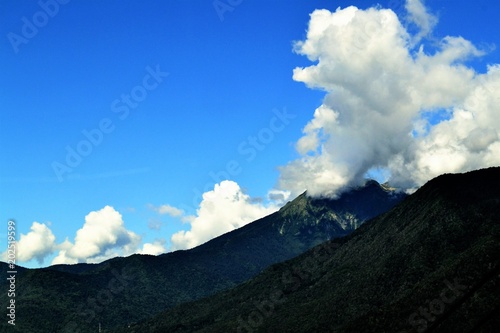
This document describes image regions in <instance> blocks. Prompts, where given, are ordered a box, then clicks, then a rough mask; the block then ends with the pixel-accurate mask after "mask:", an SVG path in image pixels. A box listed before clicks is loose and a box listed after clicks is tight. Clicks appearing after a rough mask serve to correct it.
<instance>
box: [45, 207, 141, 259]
mask: <svg viewBox="0 0 500 333" xmlns="http://www.w3.org/2000/svg"><path fill="white" fill-rule="evenodd" d="M140 242H141V237H140V236H139V235H137V234H135V233H134V232H132V231H130V230H127V229H126V228H125V225H124V222H123V219H122V216H121V214H120V213H119V212H117V211H116V210H115V209H114V208H113V207H111V206H105V207H104V208H102V209H101V210H98V211H94V212H90V213H89V214H88V215H87V216H86V217H85V224H84V225H83V227H82V228H80V229H79V230H78V231H77V232H76V237H75V241H74V243H71V242H69V241H68V240H66V241H65V243H63V244H62V245H61V246H60V251H59V254H58V256H57V257H56V258H54V260H53V261H52V263H53V264H55V263H76V262H87V263H97V262H101V261H104V260H106V259H109V258H112V257H115V256H118V255H122V256H126V255H130V254H133V253H135V252H136V251H137V249H138V248H139V245H140Z"/></svg>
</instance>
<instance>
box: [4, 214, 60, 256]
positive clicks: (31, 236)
mask: <svg viewBox="0 0 500 333" xmlns="http://www.w3.org/2000/svg"><path fill="white" fill-rule="evenodd" d="M55 240H56V237H55V236H54V234H53V233H52V231H51V230H50V228H49V227H48V226H47V225H46V224H44V223H38V222H33V224H32V225H31V228H30V231H29V232H28V233H27V234H21V236H20V237H19V240H18V241H17V244H16V245H17V246H16V260H17V261H19V262H27V261H30V260H33V259H36V260H37V261H38V263H39V264H42V263H43V260H44V259H45V258H46V257H47V256H49V255H50V254H51V253H53V252H54V249H55V248H56V243H55ZM2 260H4V261H7V251H6V252H4V253H2Z"/></svg>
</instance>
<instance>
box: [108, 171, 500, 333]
mask: <svg viewBox="0 0 500 333" xmlns="http://www.w3.org/2000/svg"><path fill="white" fill-rule="evenodd" d="M499 208H500V168H489V169H484V170H479V171H474V172H470V173H466V174H459V175H452V174H447V175H442V176H439V177H437V178H435V179H433V180H431V181H429V182H428V183H427V184H425V185H424V186H423V187H422V188H421V189H419V190H418V191H417V192H415V193H414V194H413V195H411V196H410V197H409V198H408V199H406V200H404V201H403V202H401V203H400V204H398V205H397V206H395V207H394V208H393V209H391V210H390V211H388V212H387V213H385V214H382V215H380V216H379V217H376V218H374V219H372V220H370V221H368V222H367V223H365V224H363V225H362V226H361V227H360V228H358V229H357V230H356V231H354V232H353V233H351V234H349V235H348V236H345V237H343V238H337V239H334V240H330V241H327V242H325V243H323V244H321V245H318V246H316V247H314V248H313V249H311V250H309V251H307V252H306V253H304V254H301V255H299V256H297V257H295V258H293V259H291V260H288V261H286V262H283V263H278V264H275V265H272V266H270V267H269V268H267V269H266V270H265V271H264V272H263V273H261V274H259V275H257V276H255V277H254V278H252V279H250V280H248V281H246V282H245V283H243V284H241V285H239V286H237V287H236V288H233V289H230V290H227V291H224V292H221V293H219V294H216V295H214V296H212V297H208V298H205V299H202V300H199V301H195V302H190V303H187V304H183V305H179V306H177V307H174V308H172V309H170V310H168V311H166V312H164V313H162V314H160V315H157V316H155V317H154V318H152V319H149V320H147V321H144V322H142V323H137V324H136V325H133V326H131V327H130V328H127V329H125V328H124V329H120V330H116V331H115V332H214V331H217V332H222V331H224V332H230V331H233V332H234V331H236V332H278V331H279V332H338V333H341V332H382V331H383V332H481V333H487V332H496V329H498V327H499V325H500V317H499V316H498V313H499V311H500V278H499V277H500V275H499V273H500V262H499V259H500V256H499V254H500V221H499V219H498V211H499ZM495 314H496V315H495Z"/></svg>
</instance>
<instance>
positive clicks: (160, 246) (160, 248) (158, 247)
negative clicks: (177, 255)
mask: <svg viewBox="0 0 500 333" xmlns="http://www.w3.org/2000/svg"><path fill="white" fill-rule="evenodd" d="M165 243H166V241H165V240H164V239H157V240H155V241H154V242H153V243H145V244H144V245H143V247H142V250H140V251H139V252H138V253H140V254H150V255H154V256H156V255H159V254H162V253H165V252H167V250H166V248H165Z"/></svg>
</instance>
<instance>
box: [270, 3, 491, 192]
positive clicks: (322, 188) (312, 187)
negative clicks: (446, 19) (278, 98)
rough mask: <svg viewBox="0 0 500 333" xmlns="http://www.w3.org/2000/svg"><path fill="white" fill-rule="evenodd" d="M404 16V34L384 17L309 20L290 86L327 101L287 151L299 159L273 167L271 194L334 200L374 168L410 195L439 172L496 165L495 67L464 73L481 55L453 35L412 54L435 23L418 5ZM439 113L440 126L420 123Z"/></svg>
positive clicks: (317, 15) (349, 12) (357, 13)
mask: <svg viewBox="0 0 500 333" xmlns="http://www.w3.org/2000/svg"><path fill="white" fill-rule="evenodd" d="M407 8H408V10H409V18H408V19H409V20H410V21H412V22H413V23H414V24H416V25H417V26H418V27H419V32H417V33H414V34H413V35H412V34H411V33H410V32H408V30H406V28H405V27H404V26H403V24H402V23H401V21H400V20H399V19H398V17H397V16H396V14H395V13H394V12H392V11H391V10H388V9H381V8H370V9H367V10H360V9H357V8H355V7H348V8H345V9H340V8H339V9H337V10H336V11H335V12H329V11H328V10H316V11H314V12H313V13H312V14H311V19H310V22H309V29H308V32H307V38H306V39H305V40H304V41H300V42H297V43H296V45H295V52H297V53H299V54H302V55H305V56H307V57H308V59H310V60H312V61H314V62H315V64H313V65H311V66H309V67H306V68H296V69H295V70H294V71H293V79H294V80H296V81H299V82H304V83H305V84H306V85H307V86H308V87H312V88H319V89H322V90H324V91H326V96H325V98H324V100H323V104H322V105H321V106H320V107H318V108H317V109H316V111H315V112H314V116H313V119H312V120H311V121H310V122H309V123H308V124H307V125H306V126H305V127H304V129H303V136H302V138H300V140H298V142H297V144H296V149H297V151H298V153H299V154H300V155H301V157H300V158H299V159H297V160H295V161H292V162H290V163H288V164H287V165H286V166H284V167H281V168H280V171H281V174H280V179H279V187H280V188H282V189H287V190H291V191H292V193H293V194H294V195H297V194H299V193H300V192H302V191H304V190H306V189H307V190H308V193H309V194H311V195H316V196H325V195H326V196H335V195H336V194H338V193H339V191H341V190H342V189H343V188H346V187H347V186H350V185H354V184H359V183H361V182H362V180H363V178H364V176H365V175H366V174H367V172H369V171H371V170H374V169H377V170H388V171H389V172H390V174H391V179H390V181H392V182H394V183H395V185H398V186H401V187H404V188H407V189H409V188H412V187H415V186H419V185H422V184H423V183H424V182H425V181H427V180H429V179H430V178H432V177H434V176H436V175H438V174H440V173H442V172H462V171H468V170H472V169H475V168H479V167H486V166H491V165H499V164H500V154H499V153H498V149H499V148H498V147H499V145H500V141H499V137H500V133H499V131H500V123H499V120H498V119H500V117H498V114H499V112H500V107H499V105H500V103H499V100H498V93H495V92H498V91H499V84H500V74H499V73H500V70H499V66H490V67H489V69H488V72H487V73H485V74H478V73H477V72H475V71H474V69H472V68H470V67H467V66H466V64H465V60H468V59H470V58H473V57H478V56H481V55H482V54H483V52H482V51H480V50H478V49H477V48H476V47H475V46H474V45H473V44H472V43H471V42H470V41H467V40H465V39H463V38H462V37H452V36H446V37H444V38H443V39H442V40H441V42H440V43H439V44H438V46H437V48H436V50H435V51H433V52H432V53H431V54H429V53H427V52H425V51H424V47H423V46H421V47H420V48H419V49H418V50H414V49H413V48H412V42H413V41H414V40H415V38H420V37H424V36H426V35H428V34H430V33H431V30H432V27H433V26H434V25H435V24H436V23H437V20H436V18H435V17H434V16H432V15H431V14H429V13H428V11H427V10H426V9H425V7H424V6H423V5H422V4H421V2H419V1H408V3H407ZM419 34H421V36H419ZM443 110H447V111H448V113H449V119H444V120H441V121H436V120H433V121H428V119H429V118H430V119H433V118H434V119H436V117H437V115H438V114H439V113H442V112H443Z"/></svg>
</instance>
